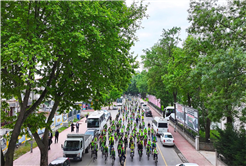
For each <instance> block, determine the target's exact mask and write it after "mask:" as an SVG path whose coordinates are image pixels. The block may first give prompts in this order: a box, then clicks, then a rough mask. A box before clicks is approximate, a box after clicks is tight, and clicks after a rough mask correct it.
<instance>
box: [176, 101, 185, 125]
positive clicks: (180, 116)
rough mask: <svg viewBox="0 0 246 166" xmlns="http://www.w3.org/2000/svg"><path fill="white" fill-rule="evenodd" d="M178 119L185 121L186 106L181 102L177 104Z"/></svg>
mask: <svg viewBox="0 0 246 166" xmlns="http://www.w3.org/2000/svg"><path fill="white" fill-rule="evenodd" d="M176 119H177V120H178V121H180V122H181V123H184V121H185V116H184V107H183V106H182V105H181V104H176Z"/></svg>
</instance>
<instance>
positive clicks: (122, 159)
mask: <svg viewBox="0 0 246 166" xmlns="http://www.w3.org/2000/svg"><path fill="white" fill-rule="evenodd" d="M124 163H125V157H124V156H123V157H122V158H121V161H120V165H121V166H124Z"/></svg>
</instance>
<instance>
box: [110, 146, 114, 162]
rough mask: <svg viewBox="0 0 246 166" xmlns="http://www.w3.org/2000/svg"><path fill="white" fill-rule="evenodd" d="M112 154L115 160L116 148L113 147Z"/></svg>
mask: <svg viewBox="0 0 246 166" xmlns="http://www.w3.org/2000/svg"><path fill="white" fill-rule="evenodd" d="M110 154H111V156H112V157H113V159H114V160H115V150H114V147H112V150H111V152H110Z"/></svg>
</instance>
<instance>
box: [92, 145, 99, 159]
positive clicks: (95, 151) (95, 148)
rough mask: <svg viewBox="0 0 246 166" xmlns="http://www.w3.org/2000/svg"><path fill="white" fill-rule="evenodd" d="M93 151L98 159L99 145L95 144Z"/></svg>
mask: <svg viewBox="0 0 246 166" xmlns="http://www.w3.org/2000/svg"><path fill="white" fill-rule="evenodd" d="M93 150H94V153H95V154H96V158H97V151H98V146H97V144H94V147H93Z"/></svg>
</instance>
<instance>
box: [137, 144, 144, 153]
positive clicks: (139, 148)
mask: <svg viewBox="0 0 246 166" xmlns="http://www.w3.org/2000/svg"><path fill="white" fill-rule="evenodd" d="M140 151H141V152H143V144H142V143H141V141H139V142H138V154H139V152H140Z"/></svg>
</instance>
